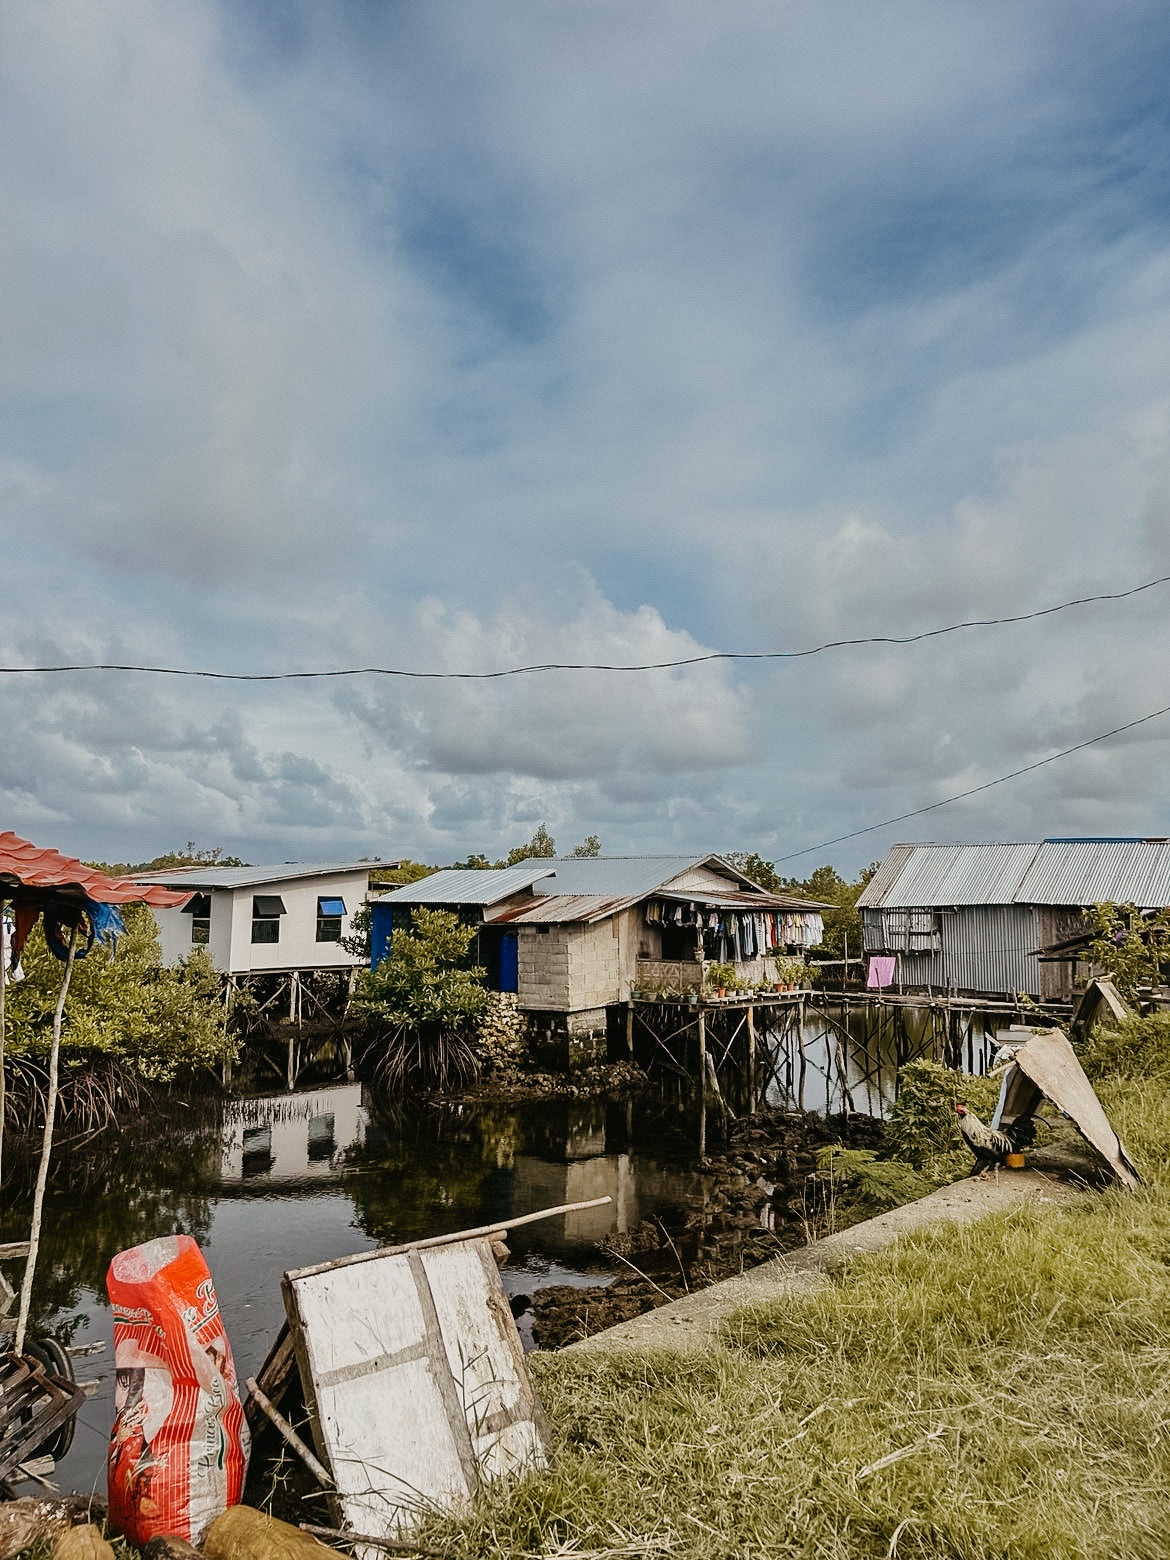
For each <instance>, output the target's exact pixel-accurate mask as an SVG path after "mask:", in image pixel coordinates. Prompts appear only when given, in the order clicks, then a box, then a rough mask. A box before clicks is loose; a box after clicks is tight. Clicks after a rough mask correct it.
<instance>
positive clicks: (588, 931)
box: [568, 918, 622, 1010]
mask: <svg viewBox="0 0 1170 1560" xmlns="http://www.w3.org/2000/svg"><path fill="white" fill-rule="evenodd" d="M568 947H569V1006H570V1007H571V1008H573V1009H574V1010H576V1009H579V1008H597V1007H600V1008H604V1007H606V1006H607V1005H608V1004H609V1003H611V1002H616V1001H617V1000H618V998H619V996H620V995H621V978H622V971H621V958H620V949H621V941H620V936H619V930H618V922H617V919H616V918H611V919H610V920H607V921H601V922H599V923H598V924H597V925H596V926H581V927H577V928H575V931H574V935H573V936H572V937H571V938H570V940H569V944H568Z"/></svg>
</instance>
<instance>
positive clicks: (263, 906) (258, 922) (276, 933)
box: [252, 894, 285, 943]
mask: <svg viewBox="0 0 1170 1560" xmlns="http://www.w3.org/2000/svg"><path fill="white" fill-rule="evenodd" d="M284 913H285V909H284V900H283V899H282V898H281V897H280V895H279V894H253V895H252V941H253V942H254V943H276V942H279V941H280V918H281V916H282V915H284Z"/></svg>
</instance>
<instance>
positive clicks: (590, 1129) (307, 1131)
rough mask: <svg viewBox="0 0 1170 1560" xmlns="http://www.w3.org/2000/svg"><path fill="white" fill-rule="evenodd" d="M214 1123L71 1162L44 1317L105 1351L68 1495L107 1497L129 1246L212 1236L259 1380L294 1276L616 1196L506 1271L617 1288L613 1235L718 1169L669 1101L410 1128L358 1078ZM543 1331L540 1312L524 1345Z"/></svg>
mask: <svg viewBox="0 0 1170 1560" xmlns="http://www.w3.org/2000/svg"><path fill="white" fill-rule="evenodd" d="M195 1117H196V1112H195V1111H194V1110H193V1111H192V1114H191V1116H189V1117H188V1118H187V1119H186V1120H179V1121H177V1122H176V1121H170V1120H168V1121H167V1122H166V1123H156V1124H153V1126H152V1124H150V1123H143V1124H140V1127H139V1128H138V1129H137V1130H134V1131H128V1132H126V1133H124V1134H123V1136H122V1138H121V1140H120V1142H118V1143H117V1144H116V1145H113V1146H111V1145H108V1144H107V1145H104V1146H103V1149H102V1151H101V1153H100V1154H99V1155H90V1156H86V1155H75V1156H73V1157H72V1158H71V1159H69V1160H65V1159H62V1161H61V1162H60V1164H59V1166H58V1167H57V1175H56V1176H55V1178H54V1184H52V1185H51V1188H50V1195H49V1197H48V1200H47V1203H46V1213H45V1230H44V1235H43V1238H42V1245H41V1253H40V1258H39V1262H38V1269H37V1284H36V1290H35V1293H34V1305H33V1314H34V1319H35V1321H36V1323H37V1324H38V1325H39V1326H40V1327H43V1328H44V1329H46V1330H50V1331H52V1332H54V1333H55V1334H56V1335H57V1336H58V1337H60V1338H61V1339H62V1341H65V1342H67V1343H69V1344H70V1345H72V1346H82V1347H84V1346H87V1345H91V1344H99V1345H100V1344H104V1345H105V1348H104V1350H100V1351H99V1352H95V1353H93V1354H92V1355H86V1356H83V1357H76V1358H75V1361H74V1363H75V1368H76V1371H77V1376H78V1379H79V1380H83V1381H84V1380H95V1381H96V1382H97V1392H96V1394H95V1395H94V1396H93V1397H91V1398H90V1399H89V1400H88V1401H87V1402H86V1403H85V1405H84V1406H83V1407H82V1409H81V1412H80V1414H79V1416H78V1424H77V1430H76V1434H75V1438H74V1442H73V1446H72V1447H71V1449H70V1451H69V1452H68V1453H67V1455H66V1456H65V1457H64V1458H63V1459H61V1461H60V1462H59V1464H58V1475H57V1476H56V1477H57V1479H58V1481H59V1482H60V1484H61V1486H62V1487H63V1488H72V1489H78V1490H89V1489H96V1490H98V1491H99V1492H104V1489H105V1445H106V1438H107V1436H108V1434H109V1428H110V1425H111V1423H112V1420H113V1380H112V1378H113V1326H112V1320H111V1315H110V1310H109V1305H108V1302H107V1299H106V1294H105V1274H106V1270H107V1268H108V1266H109V1262H110V1260H111V1258H112V1257H113V1256H114V1254H115V1253H116V1252H118V1251H119V1250H122V1249H124V1248H126V1247H129V1246H133V1245H136V1244H139V1243H141V1242H144V1241H147V1240H150V1239H152V1238H154V1237H155V1236H158V1235H165V1234H171V1233H174V1232H178V1231H182V1232H184V1233H186V1234H189V1235H192V1236H194V1237H195V1239H196V1240H197V1241H198V1242H199V1244H200V1246H201V1248H202V1250H203V1252H204V1255H205V1257H206V1259H207V1263H208V1266H209V1267H210V1269H211V1273H212V1276H213V1278H214V1280H215V1285H216V1289H217V1291H218V1294H219V1298H220V1303H221V1307H222V1311H223V1317H224V1322H225V1325H226V1327H227V1331H228V1337H229V1339H230V1340H231V1344H232V1349H233V1352H234V1354H235V1357H236V1364H237V1368H238V1370H239V1374H240V1378H241V1380H243V1379H245V1378H246V1377H247V1376H249V1375H254V1374H255V1373H256V1371H257V1370H258V1369H259V1367H260V1365H261V1363H262V1362H263V1359H264V1357H265V1355H266V1354H267V1352H268V1350H269V1348H270V1347H271V1345H272V1342H273V1340H274V1339H275V1337H276V1335H277V1332H278V1331H279V1328H280V1325H281V1323H282V1321H283V1319H284V1311H283V1305H282V1301H281V1291H280V1279H281V1275H282V1273H284V1272H285V1271H286V1270H288V1269H289V1268H294V1267H302V1266H305V1265H307V1264H310V1263H315V1262H324V1261H328V1260H330V1259H331V1258H334V1257H340V1256H344V1255H347V1254H349V1253H353V1252H358V1251H364V1250H368V1249H369V1248H371V1247H372V1246H375V1245H383V1244H397V1243H401V1242H404V1241H409V1240H412V1239H416V1238H419V1237H422V1236H427V1235H435V1234H441V1233H445V1232H447V1231H451V1230H460V1229H469V1228H474V1227H477V1226H479V1225H483V1224H487V1223H490V1222H491V1221H492V1220H496V1219H510V1218H515V1217H518V1216H520V1215H523V1214H527V1213H532V1212H536V1211H538V1210H541V1209H545V1208H549V1207H556V1206H560V1205H562V1204H566V1203H575V1202H584V1201H588V1200H589V1199H591V1198H595V1197H601V1196H606V1195H608V1196H609V1197H610V1198H611V1199H612V1202H611V1203H610V1204H608V1205H604V1206H602V1207H600V1208H595V1209H589V1210H585V1211H582V1212H579V1213H574V1214H566V1215H560V1216H558V1217H556V1218H553V1219H548V1220H542V1221H540V1222H537V1223H534V1224H531V1225H527V1226H524V1227H522V1228H520V1229H518V1230H516V1231H514V1232H513V1233H512V1234H511V1235H510V1237H509V1245H510V1248H511V1252H512V1256H511V1259H510V1261H509V1262H508V1263H507V1264H506V1265H505V1267H504V1269H503V1271H502V1279H503V1284H504V1290H505V1293H506V1294H508V1295H509V1297H512V1296H516V1295H522V1294H531V1293H532V1292H533V1291H534V1290H535V1289H537V1288H539V1287H541V1286H543V1285H546V1284H576V1285H589V1284H604V1283H607V1282H608V1281H609V1279H610V1278H611V1277H612V1276H613V1272H614V1270H615V1269H614V1265H613V1264H612V1263H611V1265H609V1266H607V1265H606V1259H605V1258H604V1257H603V1256H602V1255H601V1254H600V1253H599V1252H598V1251H597V1248H596V1243H597V1241H598V1240H600V1239H601V1238H602V1237H603V1236H605V1235H607V1234H609V1233H610V1232H612V1231H615V1230H627V1229H630V1228H632V1227H634V1226H636V1225H637V1224H638V1223H639V1222H641V1221H642V1220H643V1219H647V1218H652V1217H654V1216H655V1215H656V1214H662V1215H664V1216H670V1214H671V1213H672V1212H677V1210H678V1209H679V1208H680V1207H681V1206H683V1205H684V1204H689V1203H691V1202H692V1201H693V1200H694V1199H696V1198H698V1199H700V1200H701V1198H702V1195H703V1185H704V1177H702V1176H700V1175H699V1174H698V1173H697V1172H696V1171H695V1170H694V1169H693V1168H692V1167H691V1166H692V1164H693V1158H694V1143H695V1141H696V1139H695V1136H694V1131H695V1128H694V1125H693V1123H694V1115H693V1110H690V1109H688V1108H686V1107H685V1106H684V1107H683V1108H682V1109H681V1110H680V1109H677V1108H676V1107H675V1104H674V1103H672V1102H670V1101H668V1100H666V1101H664V1100H662V1099H659V1098H657V1097H656V1098H655V1099H654V1101H653V1102H652V1103H650V1104H643V1105H642V1106H640V1107H638V1108H635V1107H634V1106H632V1105H624V1104H623V1105H614V1104H607V1103H605V1102H598V1101H589V1102H571V1103H568V1102H557V1101H553V1102H549V1101H542V1102H540V1103H534V1104H526V1105H523V1106H517V1107H510V1108H507V1109H500V1108H498V1107H495V1108H489V1107H482V1108H476V1109H468V1108H463V1109H456V1108H448V1109H436V1110H422V1109H416V1110H415V1111H414V1112H412V1113H408V1114H405V1115H403V1116H401V1117H399V1118H397V1119H393V1118H390V1117H387V1116H386V1115H384V1114H379V1113H378V1112H377V1111H375V1110H374V1109H373V1108H372V1106H371V1103H370V1101H369V1100H368V1099H367V1098H364V1097H363V1091H362V1088H361V1086H360V1085H339V1086H335V1087H330V1088H323V1089H318V1090H312V1091H308V1092H305V1093H298V1094H294V1095H278V1096H274V1097H271V1098H267V1099H252V1100H247V1101H242V1102H239V1103H238V1104H232V1105H229V1106H227V1107H225V1108H224V1109H223V1110H222V1112H213V1111H208V1112H207V1115H206V1119H202V1120H199V1119H195ZM635 1139H637V1141H638V1144H639V1146H638V1147H637V1148H635V1146H634V1144H635ZM30 1205H31V1199H26V1198H24V1197H21V1198H20V1200H19V1202H18V1203H17V1204H16V1205H15V1206H12V1207H9V1208H7V1209H6V1210H5V1212H4V1214H3V1216H2V1217H0V1240H16V1239H25V1238H27V1232H28V1217H29V1207H30ZM8 1271H9V1276H10V1278H11V1279H12V1280H13V1281H18V1280H19V1273H18V1270H17V1269H16V1268H10V1269H9V1270H8ZM528 1323H529V1318H527V1317H524V1316H522V1317H521V1318H520V1321H519V1326H520V1328H521V1335H522V1336H524V1335H525V1333H526V1331H527V1328H528ZM525 1341H526V1343H527V1344H530V1343H531V1337H530V1335H529V1336H527V1337H526V1338H525Z"/></svg>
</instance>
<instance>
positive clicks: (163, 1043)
mask: <svg viewBox="0 0 1170 1560" xmlns="http://www.w3.org/2000/svg"><path fill="white" fill-rule="evenodd" d="M122 918H123V920H124V922H125V925H126V935H125V936H124V937H121V938H119V940H118V945H117V951H116V953H112V952H111V951H110V950H109V949H108V948H107V947H105V946H99V945H97V944H95V945H94V947H92V948H91V949H90V950H89V952H88V954H87V955H86V956H85V958H84V959H77V960H75V961H74V965H73V973H72V976H71V977H70V982H69V994H68V997H67V998H66V1002H65V1012H64V1018H63V1022H62V1028H61V1051H62V1061H63V1063H64V1064H65V1065H68V1062H69V1060H70V1058H71V1055H72V1056H86V1057H95V1056H113V1057H116V1058H118V1059H119V1060H120V1061H122V1062H123V1063H124V1064H125V1065H126V1066H128V1067H129V1068H130V1069H131V1070H132V1071H134V1072H137V1073H138V1074H140V1076H142V1077H143V1078H147V1079H150V1080H152V1081H167V1080H169V1079H172V1078H174V1077H176V1076H177V1075H178V1074H179V1073H183V1072H190V1071H192V1070H194V1069H197V1068H201V1067H214V1066H217V1065H218V1064H219V1063H221V1062H222V1061H224V1060H230V1059H234V1056H235V1052H236V1041H235V1039H234V1038H232V1037H230V1036H228V1035H226V1034H225V1033H224V1022H223V1004H222V1001H221V998H220V980H219V976H218V975H217V974H216V972H215V969H214V966H213V965H212V963H211V960H210V958H209V957H208V954H207V951H206V950H205V949H203V948H198V949H196V950H195V951H194V952H193V953H192V954H191V955H190V957H189V958H187V959H185V960H184V961H183V962H182V963H181V964H180V965H179V966H178V967H177V968H174V969H170V968H168V967H166V966H165V965H163V963H162V955H161V950H160V948H159V941H158V928H157V926H156V925H155V920H154V917H153V915H151V913H150V910H149V909H148V908H147V906H145V905H126V906H124V907H123V909H122ZM21 965H22V967H23V969H24V972H25V979H24V980H22V981H16V982H14V983H13V984H11V985H9V986H8V987H7V988H6V990H5V997H6V999H7V1003H6V1026H5V1027H6V1030H7V1036H6V1049H7V1053H8V1055H9V1056H10V1057H12V1058H14V1059H18V1058H20V1057H23V1056H28V1057H33V1058H36V1057H40V1056H45V1055H47V1054H48V1051H49V1047H50V1044H51V1041H52V1031H53V1012H54V1009H55V1008H56V1005H57V995H58V992H59V991H60V989H61V979H62V976H63V974H64V970H65V966H64V965H63V964H62V963H61V961H60V960H58V959H56V958H54V957H53V955H52V954H51V953H50V952H49V949H48V947H47V945H46V943H45V939H44V935H43V933H42V931H41V927H40V924H39V923H38V924H37V925H36V926H35V927H34V928H33V930H32V932H31V933H30V934H29V938H28V941H27V943H26V944H25V946H24V950H23V951H22V953H21Z"/></svg>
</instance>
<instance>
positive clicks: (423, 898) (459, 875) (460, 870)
mask: <svg viewBox="0 0 1170 1560" xmlns="http://www.w3.org/2000/svg"><path fill="white" fill-rule="evenodd" d="M552 870H553V862H552V861H550V860H548V859H547V857H542V858H541V859H540V861H539V862H537V861H535V860H533V861H526V862H524V863H523V864H522V865H520V866H515V867H500V868H497V869H495V870H492V869H489V870H486V871H479V870H477V869H476V868H475V867H446V868H444V870H443V871H442V872H432V873H431V875H430V877H425V878H419V880H418V882H417V883H404V884H403V885H402V887H401V888H391V889H388V890H387V891H386V893H384V894H379V895H378V896H377V899H376V900H375V899H374V897H373V896H371V900H370V902H371V904H373V903H378V904H383V905H384V904H409V905H494V904H498V903H499V901H500V900H501V899H507V898H508V897H509V896H510V895H512V894H522V893H523V892H524V890H525V889H527V888H532V887H533V885H534V884H535V883H536V881H537V879H538V878H542V877H547V876H548V875H549V873H550V872H551V871H552Z"/></svg>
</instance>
